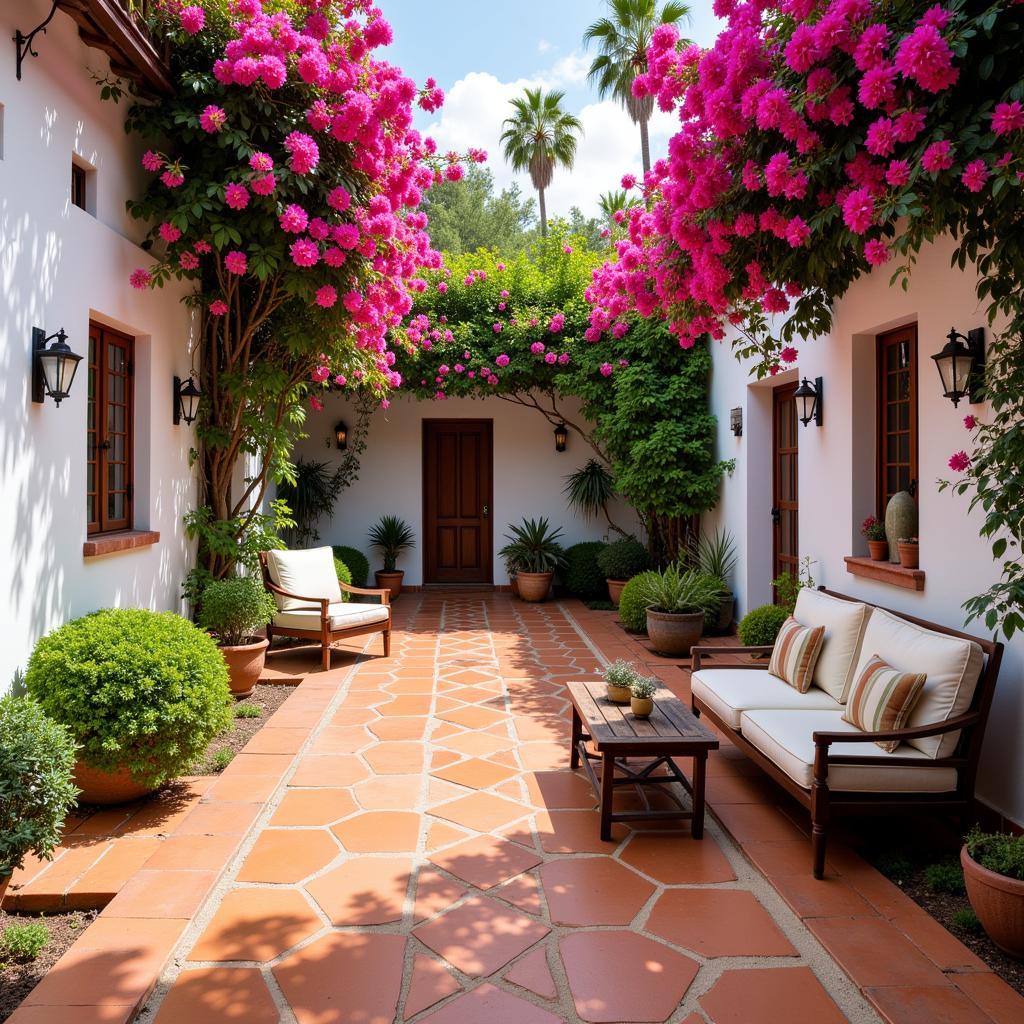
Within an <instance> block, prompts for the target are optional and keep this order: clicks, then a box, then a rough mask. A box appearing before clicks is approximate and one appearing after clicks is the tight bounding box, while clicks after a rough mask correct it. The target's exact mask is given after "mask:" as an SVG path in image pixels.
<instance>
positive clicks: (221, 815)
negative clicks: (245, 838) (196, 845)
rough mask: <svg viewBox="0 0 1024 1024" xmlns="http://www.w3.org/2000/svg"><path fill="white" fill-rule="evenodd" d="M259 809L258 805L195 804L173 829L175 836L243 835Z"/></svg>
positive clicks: (257, 814)
mask: <svg viewBox="0 0 1024 1024" xmlns="http://www.w3.org/2000/svg"><path fill="white" fill-rule="evenodd" d="M261 809H262V808H261V807H260V805H259V804H221V803H217V804H213V803H211V804H202V803H201V804H197V805H196V806H195V807H193V808H192V810H191V811H189V813H188V814H187V815H186V816H185V818H184V820H183V821H182V822H181V823H180V824H179V825H178V827H177V828H176V829H175V835H181V836H186V835H211V836H218V835H219V836H226V835H235V836H240V835H244V834H245V833H246V832H248V831H249V829H250V827H251V826H252V823H253V822H254V821H255V820H256V818H257V817H258V816H259V813H260V810H261Z"/></svg>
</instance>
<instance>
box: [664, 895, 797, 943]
mask: <svg viewBox="0 0 1024 1024" xmlns="http://www.w3.org/2000/svg"><path fill="white" fill-rule="evenodd" d="M644 930H645V931H648V932H650V933H651V934H652V935H658V936H661V938H663V939H668V941H669V942H672V943H674V944H675V945H677V946H682V947H683V948H684V949H690V950H693V952H694V953H698V954H699V955H700V956H706V957H716V956H796V955H797V952H796V950H795V949H794V948H793V946H792V945H791V944H790V942H789V940H788V939H787V938H786V937H785V935H783V934H782V932H781V931H779V929H778V927H777V926H776V924H775V922H774V921H773V920H772V917H771V914H769V913H768V911H767V910H765V909H764V907H763V906H761V904H760V903H759V902H758V901H757V898H756V897H755V896H754V894H753V893H750V892H745V891H737V890H733V891H730V890H726V889H717V890H716V889H672V890H669V891H667V892H664V893H662V894H661V896H659V897H658V901H657V902H656V903H655V904H654V909H653V910H652V911H651V916H650V917H649V918H648V919H647V924H646V926H645V929H644Z"/></svg>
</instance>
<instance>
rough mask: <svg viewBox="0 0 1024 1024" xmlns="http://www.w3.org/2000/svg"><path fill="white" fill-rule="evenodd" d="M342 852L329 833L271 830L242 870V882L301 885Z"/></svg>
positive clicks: (254, 846)
mask: <svg viewBox="0 0 1024 1024" xmlns="http://www.w3.org/2000/svg"><path fill="white" fill-rule="evenodd" d="M340 853H341V851H340V850H339V849H338V844H337V843H336V842H335V841H334V840H333V839H332V838H331V837H330V835H328V833H327V832H324V831H321V830H319V829H317V830H307V829H301V830H299V829H295V830H293V829H273V828H268V829H266V830H264V831H263V832H261V833H260V835H259V836H258V837H257V839H256V842H255V844H254V845H253V848H252V849H251V850H250V851H249V854H248V856H247V857H246V858H245V860H244V861H243V862H242V866H241V868H240V869H239V871H238V881H239V882H271V883H274V882H276V883H282V882H298V881H301V880H302V879H303V878H307V877H308V876H309V875H312V874H314V873H315V872H317V871H320V870H321V869H322V868H325V867H327V865H328V864H330V863H331V861H332V860H334V859H335V858H336V857H338V856H339V854H340Z"/></svg>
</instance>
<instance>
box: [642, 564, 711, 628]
mask: <svg viewBox="0 0 1024 1024" xmlns="http://www.w3.org/2000/svg"><path fill="white" fill-rule="evenodd" d="M725 595H726V590H725V587H724V586H723V585H722V582H721V580H719V579H718V578H717V577H715V576H712V575H710V574H708V573H704V572H700V571H699V570H697V569H685V570H684V569H682V568H681V567H680V566H679V565H670V566H669V567H668V568H667V569H666V570H665V571H664V572H662V573H659V574H658V575H656V576H652V577H651V579H650V581H649V582H648V583H647V586H646V594H645V597H646V601H647V607H648V608H651V609H653V610H654V611H656V612H667V613H669V614H677V615H686V614H695V613H697V612H702V613H703V614H704V615H705V616H711V615H715V614H716V613H717V612H718V609H719V607H720V606H721V604H722V600H723V598H724V597H725Z"/></svg>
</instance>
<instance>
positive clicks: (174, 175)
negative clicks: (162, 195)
mask: <svg viewBox="0 0 1024 1024" xmlns="http://www.w3.org/2000/svg"><path fill="white" fill-rule="evenodd" d="M160 180H161V181H162V182H163V183H164V184H165V185H166V186H167V187H168V188H178V187H179V186H180V185H184V184H185V175H184V174H182V173H181V171H179V170H176V169H173V168H171V167H168V168H167V170H166V171H164V173H163V174H161V175H160Z"/></svg>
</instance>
